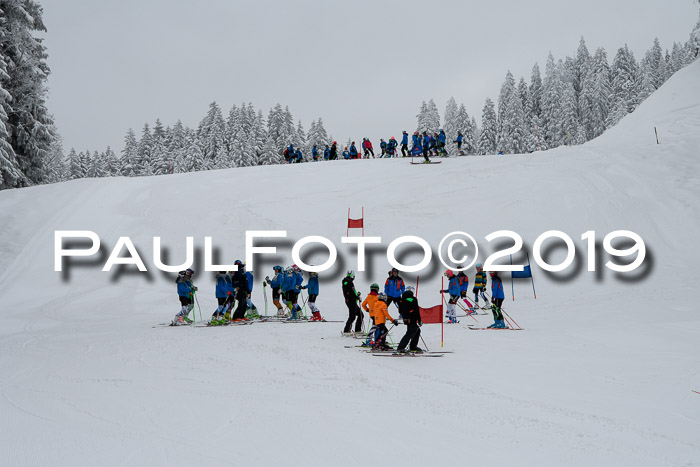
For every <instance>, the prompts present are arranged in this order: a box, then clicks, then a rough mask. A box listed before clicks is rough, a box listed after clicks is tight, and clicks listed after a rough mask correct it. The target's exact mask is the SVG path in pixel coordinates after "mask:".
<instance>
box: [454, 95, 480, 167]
mask: <svg viewBox="0 0 700 467" xmlns="http://www.w3.org/2000/svg"><path fill="white" fill-rule="evenodd" d="M456 120H457V130H458V131H461V132H462V152H463V153H464V154H466V155H469V154H476V153H477V145H476V141H477V140H476V137H475V136H476V135H475V132H474V124H473V123H472V119H470V118H469V114H468V113H467V108H466V107H464V104H460V106H459V109H457V118H456ZM447 138H448V139H447V140H448V141H454V140H455V139H456V138H457V134H456V133H455V134H454V136H450V135H447ZM452 144H453V145H454V146H455V147H456V146H457V145H456V144H454V143H452ZM450 154H456V149H455V152H450Z"/></svg>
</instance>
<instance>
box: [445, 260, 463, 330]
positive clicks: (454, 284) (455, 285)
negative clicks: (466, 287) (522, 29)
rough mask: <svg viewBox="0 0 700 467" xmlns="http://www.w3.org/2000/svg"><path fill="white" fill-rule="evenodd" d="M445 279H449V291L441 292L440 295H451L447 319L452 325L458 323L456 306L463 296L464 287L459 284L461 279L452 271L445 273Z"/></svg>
mask: <svg viewBox="0 0 700 467" xmlns="http://www.w3.org/2000/svg"><path fill="white" fill-rule="evenodd" d="M445 277H447V278H448V279H449V280H450V282H449V283H448V286H447V289H445V290H440V293H449V294H450V300H449V301H448V302H447V317H448V318H449V322H450V323H458V321H457V310H456V309H455V308H456V307H455V305H456V303H457V300H459V296H460V294H461V290H462V286H461V284H460V283H459V277H458V276H457V275H455V273H454V272H452V271H451V270H450V269H448V270H447V271H445Z"/></svg>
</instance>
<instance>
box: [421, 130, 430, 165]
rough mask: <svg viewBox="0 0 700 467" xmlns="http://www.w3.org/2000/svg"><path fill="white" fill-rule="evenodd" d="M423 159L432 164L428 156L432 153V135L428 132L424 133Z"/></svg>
mask: <svg viewBox="0 0 700 467" xmlns="http://www.w3.org/2000/svg"><path fill="white" fill-rule="evenodd" d="M422 143H423V157H424V158H425V160H426V161H428V162H430V159H429V158H428V154H429V152H430V135H429V134H428V132H427V131H424V132H423V141H422Z"/></svg>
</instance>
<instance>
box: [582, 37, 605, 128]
mask: <svg viewBox="0 0 700 467" xmlns="http://www.w3.org/2000/svg"><path fill="white" fill-rule="evenodd" d="M589 82H590V83H591V84H590V86H587V87H586V88H585V92H590V96H589V97H588V96H587V98H588V99H589V100H590V107H589V108H587V109H586V111H587V112H590V115H589V114H586V115H584V122H586V124H587V125H589V127H588V131H590V134H588V139H589V140H591V139H593V138H597V137H598V136H600V135H602V134H603V132H604V131H605V129H606V128H607V127H606V121H607V119H608V114H609V113H610V95H611V94H612V85H611V82H610V65H609V64H608V54H607V53H606V52H605V49H604V48H602V47H601V48H599V49H598V50H596V52H595V55H594V56H593V64H592V68H591V75H590V79H589Z"/></svg>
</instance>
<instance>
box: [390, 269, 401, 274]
mask: <svg viewBox="0 0 700 467" xmlns="http://www.w3.org/2000/svg"><path fill="white" fill-rule="evenodd" d="M392 272H395V273H396V274H398V273H399V270H398V269H396V268H391V271H389V274H391V273H392Z"/></svg>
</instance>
